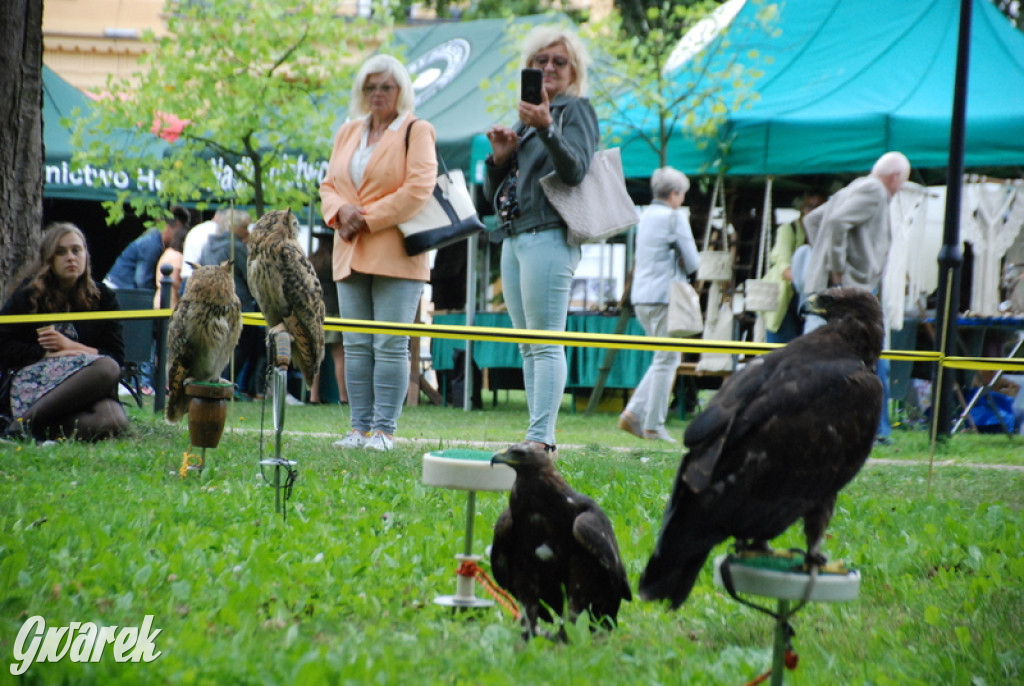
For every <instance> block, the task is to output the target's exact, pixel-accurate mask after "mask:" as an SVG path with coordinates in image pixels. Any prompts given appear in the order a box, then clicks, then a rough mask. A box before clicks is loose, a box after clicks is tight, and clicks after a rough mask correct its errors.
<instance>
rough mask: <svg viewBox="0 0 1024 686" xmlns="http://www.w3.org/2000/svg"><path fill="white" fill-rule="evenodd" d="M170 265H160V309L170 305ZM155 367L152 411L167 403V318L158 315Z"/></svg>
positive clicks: (159, 410)
mask: <svg viewBox="0 0 1024 686" xmlns="http://www.w3.org/2000/svg"><path fill="white" fill-rule="evenodd" d="M171 271H173V269H172V267H171V265H169V264H165V265H162V266H161V267H160V274H161V277H160V309H163V310H166V309H169V308H170V306H171V289H172V288H174V284H173V283H172V282H171ZM155 365H156V369H154V370H153V412H156V413H160V412H163V411H164V405H166V403H167V320H166V319H165V318H163V317H159V318H158V319H157V320H156V363H155Z"/></svg>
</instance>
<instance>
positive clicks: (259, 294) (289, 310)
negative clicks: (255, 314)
mask: <svg viewBox="0 0 1024 686" xmlns="http://www.w3.org/2000/svg"><path fill="white" fill-rule="evenodd" d="M248 248H249V288H250V289H251V290H252V293H253V295H254V296H255V297H256V302H257V303H259V306H260V310H261V311H262V312H263V316H264V317H265V318H266V320H267V332H268V334H269V333H274V332H277V331H287V332H288V334H289V335H290V336H291V340H292V359H293V360H295V364H296V366H297V367H298V368H299V369H300V370H301V371H302V376H303V377H304V378H305V379H306V383H307V384H312V383H313V377H314V376H316V373H317V371H318V370H319V369H320V363H321V362H322V361H323V359H324V317H325V316H326V310H325V309H324V293H323V290H322V289H321V288H320V280H319V279H317V277H316V271H315V270H314V269H313V265H312V264H311V263H310V261H309V259H308V258H307V257H306V255H305V253H303V252H302V247H301V246H300V245H299V221H298V220H297V219H296V218H295V215H293V214H292V213H291V210H272V211H270V212H267V213H266V214H265V215H263V216H262V217H260V220H259V221H258V222H256V224H255V225H254V226H253V227H252V230H251V231H250V232H249V246H248Z"/></svg>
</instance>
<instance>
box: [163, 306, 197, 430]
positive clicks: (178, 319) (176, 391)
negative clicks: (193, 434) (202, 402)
mask: <svg viewBox="0 0 1024 686" xmlns="http://www.w3.org/2000/svg"><path fill="white" fill-rule="evenodd" d="M191 309H192V307H191V303H190V302H189V301H187V300H182V301H180V302H179V303H178V306H177V308H175V310H174V313H173V314H172V315H171V321H170V323H169V324H168V327H167V340H168V341H169V342H170V343H169V346H168V347H169V350H168V356H167V407H166V410H165V413H164V416H165V417H166V418H167V421H169V422H177V421H179V420H180V419H181V418H182V417H183V416H185V413H186V412H188V404H189V399H188V396H187V395H185V379H187V378H188V376H189V369H190V365H189V362H190V361H191V360H192V359H193V358H194V357H195V356H196V351H195V349H194V345H193V343H192V337H191V336H189V333H188V328H189V323H190V321H191V319H192V315H191V314H190V310H191Z"/></svg>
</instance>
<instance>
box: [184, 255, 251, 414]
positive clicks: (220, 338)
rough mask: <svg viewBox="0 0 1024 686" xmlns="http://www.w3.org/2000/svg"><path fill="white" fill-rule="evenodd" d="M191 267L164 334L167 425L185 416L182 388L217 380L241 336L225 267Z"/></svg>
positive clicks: (231, 282) (237, 304)
mask: <svg viewBox="0 0 1024 686" xmlns="http://www.w3.org/2000/svg"><path fill="white" fill-rule="evenodd" d="M193 267H194V271H193V272H192V276H190V277H189V279H188V281H187V282H186V284H185V292H184V293H183V294H182V296H181V300H180V301H178V306H177V307H176V308H175V309H174V312H173V313H172V314H171V321H170V324H169V325H168V328H167V410H166V417H167V421H169V422H177V421H178V420H180V419H181V418H182V416H184V415H185V413H186V412H188V405H189V397H188V396H187V395H185V384H186V382H191V381H197V382H210V381H213V382H216V381H219V380H220V373H221V372H222V371H223V370H224V368H225V367H226V366H227V364H228V361H229V360H230V359H231V354H232V352H234V350H235V346H236V345H237V344H238V337H239V336H240V335H241V333H242V303H241V302H240V301H239V299H238V296H237V295H235V281H234V279H233V278H232V276H231V265H230V263H225V264H222V265H210V266H206V267H200V266H198V265H193Z"/></svg>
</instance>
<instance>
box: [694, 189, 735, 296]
mask: <svg viewBox="0 0 1024 686" xmlns="http://www.w3.org/2000/svg"><path fill="white" fill-rule="evenodd" d="M715 209H721V211H722V228H721V235H722V249H721V250H711V249H710V243H711V229H712V222H713V221H714V217H715ZM732 259H733V257H732V252H730V251H729V225H728V221H727V220H726V216H725V192H724V191H722V176H721V175H719V176H718V178H717V179H715V189H714V191H712V193H711V210H710V211H709V212H708V223H707V226H706V227H705V229H704V246H703V249H702V250H701V252H700V267H698V268H697V280H698V281H729V280H730V279H732Z"/></svg>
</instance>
